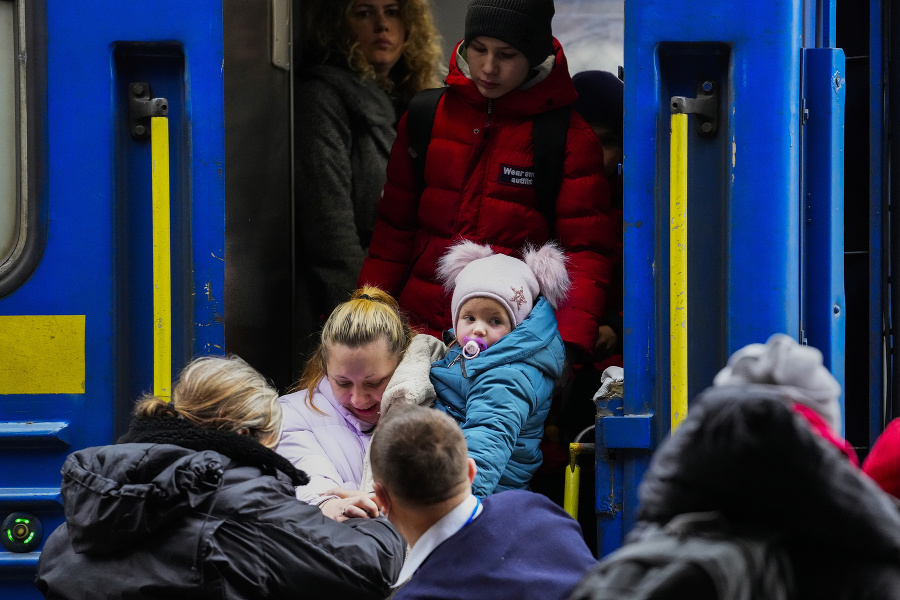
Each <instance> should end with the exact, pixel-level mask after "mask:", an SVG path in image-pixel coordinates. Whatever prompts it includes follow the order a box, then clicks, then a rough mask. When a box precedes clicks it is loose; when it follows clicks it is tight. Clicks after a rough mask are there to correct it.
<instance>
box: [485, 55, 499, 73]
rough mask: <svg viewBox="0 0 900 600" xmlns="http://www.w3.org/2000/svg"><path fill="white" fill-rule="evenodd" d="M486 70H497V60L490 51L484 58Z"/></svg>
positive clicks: (490, 71)
mask: <svg viewBox="0 0 900 600" xmlns="http://www.w3.org/2000/svg"><path fill="white" fill-rule="evenodd" d="M484 70H485V72H486V73H496V72H497V61H496V59H495V58H494V55H493V54H491V53H490V52H488V55H487V57H486V58H485V59H484Z"/></svg>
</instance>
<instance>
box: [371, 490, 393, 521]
mask: <svg viewBox="0 0 900 600" xmlns="http://www.w3.org/2000/svg"><path fill="white" fill-rule="evenodd" d="M373 489H374V492H375V501H376V502H377V503H378V508H379V510H381V513H382V514H383V515H384V516H385V517H386V516H388V512H390V510H391V495H390V494H389V493H388V491H387V490H386V489H385V487H384V486H383V485H381V484H380V483H378V482H377V481H376V482H375V483H374V484H373Z"/></svg>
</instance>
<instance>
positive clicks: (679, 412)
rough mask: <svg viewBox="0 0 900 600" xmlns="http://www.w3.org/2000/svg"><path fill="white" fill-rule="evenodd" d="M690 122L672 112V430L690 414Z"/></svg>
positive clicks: (670, 286)
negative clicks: (688, 384)
mask: <svg viewBox="0 0 900 600" xmlns="http://www.w3.org/2000/svg"><path fill="white" fill-rule="evenodd" d="M687 122H688V116H687V114H685V113H673V114H672V138H671V152H670V156H671V165H670V169H669V226H670V227H669V316H670V328H671V329H670V335H671V338H670V344H671V345H670V358H671V372H670V379H671V382H672V395H671V419H672V420H671V430H672V431H675V429H676V428H677V427H678V426H679V425H680V424H681V422H682V421H683V420H684V419H685V417H687V409H688V403H687V354H688V353H687V334H688V327H687V326H688V306H687V146H688V144H687Z"/></svg>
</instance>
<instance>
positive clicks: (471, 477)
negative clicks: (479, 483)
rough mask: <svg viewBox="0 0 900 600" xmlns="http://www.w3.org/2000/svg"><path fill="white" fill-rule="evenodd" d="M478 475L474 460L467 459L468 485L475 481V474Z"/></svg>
mask: <svg viewBox="0 0 900 600" xmlns="http://www.w3.org/2000/svg"><path fill="white" fill-rule="evenodd" d="M476 473H478V467H477V466H476V465H475V459H474V458H469V485H472V482H473V481H475V474H476Z"/></svg>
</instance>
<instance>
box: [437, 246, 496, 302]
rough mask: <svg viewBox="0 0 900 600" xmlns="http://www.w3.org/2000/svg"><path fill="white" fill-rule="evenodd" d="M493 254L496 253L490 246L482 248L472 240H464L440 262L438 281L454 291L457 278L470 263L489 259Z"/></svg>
mask: <svg viewBox="0 0 900 600" xmlns="http://www.w3.org/2000/svg"><path fill="white" fill-rule="evenodd" d="M493 254H494V251H493V250H492V249H491V247H490V246H482V245H481V244H476V243H475V242H472V241H470V240H462V241H461V242H459V243H457V244H454V245H453V246H451V247H450V249H449V250H447V253H446V254H444V256H442V257H441V259H440V260H439V261H438V265H437V277H438V281H440V282H441V284H442V285H443V286H444V288H445V289H447V290H452V289H453V287H454V284H455V282H456V276H457V275H459V273H460V271H462V270H463V269H464V268H466V266H468V264H469V263H470V262H472V261H473V260H478V259H480V258H487V257H488V256H492V255H493Z"/></svg>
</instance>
